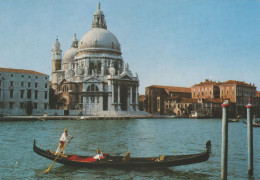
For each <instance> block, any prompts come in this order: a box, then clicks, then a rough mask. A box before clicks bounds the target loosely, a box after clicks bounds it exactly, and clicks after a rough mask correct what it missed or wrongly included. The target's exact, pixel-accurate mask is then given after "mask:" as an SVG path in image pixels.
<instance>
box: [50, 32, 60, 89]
mask: <svg viewBox="0 0 260 180" xmlns="http://www.w3.org/2000/svg"><path fill="white" fill-rule="evenodd" d="M51 52H52V80H51V81H52V86H53V88H54V89H55V90H56V92H58V72H57V71H58V70H61V59H62V54H61V53H62V50H61V49H60V42H59V40H58V37H57V39H56V41H55V43H54V45H53V49H52V50H51Z"/></svg>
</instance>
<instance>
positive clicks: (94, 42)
mask: <svg viewBox="0 0 260 180" xmlns="http://www.w3.org/2000/svg"><path fill="white" fill-rule="evenodd" d="M90 48H91V49H95V48H101V49H110V50H116V51H120V52H121V48H120V44H119V42H118V40H117V38H116V36H115V35H114V34H113V33H111V32H110V31H108V30H106V29H103V28H92V29H91V30H90V31H88V32H87V33H86V34H85V35H84V36H83V37H82V39H81V40H80V42H79V45H78V50H79V51H80V50H85V49H90Z"/></svg>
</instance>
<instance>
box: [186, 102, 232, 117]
mask: <svg viewBox="0 0 260 180" xmlns="http://www.w3.org/2000/svg"><path fill="white" fill-rule="evenodd" d="M193 100H196V102H195V103H193V105H192V111H191V112H190V117H192V118H205V117H215V118H216V117H218V118H220V117H221V115H222V113H221V112H222V107H221V104H222V103H223V101H222V99H219V98H199V99H193ZM230 110H232V108H230Z"/></svg>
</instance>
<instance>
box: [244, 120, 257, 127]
mask: <svg viewBox="0 0 260 180" xmlns="http://www.w3.org/2000/svg"><path fill="white" fill-rule="evenodd" d="M243 123H244V124H247V122H246V121H243ZM252 127H260V124H255V123H253V124H252Z"/></svg>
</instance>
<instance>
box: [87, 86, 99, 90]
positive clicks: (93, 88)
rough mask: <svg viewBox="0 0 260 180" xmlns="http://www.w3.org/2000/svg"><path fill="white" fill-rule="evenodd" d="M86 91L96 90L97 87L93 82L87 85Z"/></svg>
mask: <svg viewBox="0 0 260 180" xmlns="http://www.w3.org/2000/svg"><path fill="white" fill-rule="evenodd" d="M87 91H88V92H94V91H96V92H98V91H99V89H98V87H97V86H96V85H95V84H91V85H89V86H88V88H87Z"/></svg>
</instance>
